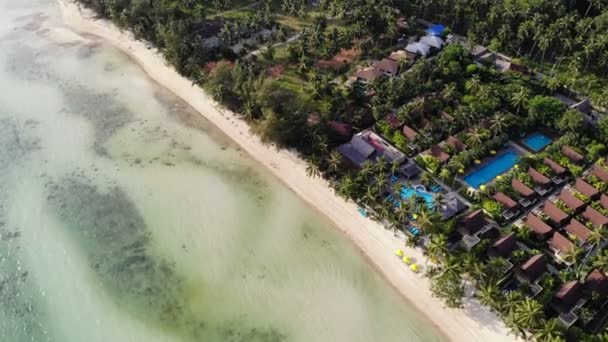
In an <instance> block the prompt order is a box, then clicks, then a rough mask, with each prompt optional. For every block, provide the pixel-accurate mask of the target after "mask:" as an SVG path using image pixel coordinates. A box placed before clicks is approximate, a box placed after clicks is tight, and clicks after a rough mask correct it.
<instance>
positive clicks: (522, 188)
mask: <svg viewBox="0 0 608 342" xmlns="http://www.w3.org/2000/svg"><path fill="white" fill-rule="evenodd" d="M511 186H512V187H513V190H515V191H516V192H517V193H518V194H519V195H520V196H521V199H520V201H519V203H520V204H521V205H522V206H524V207H529V206H530V205H531V204H532V203H534V190H532V189H530V188H529V187H528V186H527V185H526V184H524V183H523V182H522V181H520V180H519V179H517V178H515V177H513V179H512V180H511Z"/></svg>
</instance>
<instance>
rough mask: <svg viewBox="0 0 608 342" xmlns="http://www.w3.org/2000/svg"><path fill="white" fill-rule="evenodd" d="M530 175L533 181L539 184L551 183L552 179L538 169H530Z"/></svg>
mask: <svg viewBox="0 0 608 342" xmlns="http://www.w3.org/2000/svg"><path fill="white" fill-rule="evenodd" d="M528 175H530V177H531V178H532V181H533V182H534V183H536V184H538V185H541V186H547V185H549V184H551V180H550V179H549V178H547V177H546V176H545V175H543V174H542V173H540V172H538V171H536V169H534V168H529V169H528Z"/></svg>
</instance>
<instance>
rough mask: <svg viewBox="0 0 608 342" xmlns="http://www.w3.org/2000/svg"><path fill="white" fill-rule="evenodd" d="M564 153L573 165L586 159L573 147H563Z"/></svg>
mask: <svg viewBox="0 0 608 342" xmlns="http://www.w3.org/2000/svg"><path fill="white" fill-rule="evenodd" d="M562 153H563V154H564V155H565V156H566V157H568V159H570V161H572V162H573V163H580V162H581V161H583V159H584V157H583V156H582V155H581V154H580V153H578V152H576V151H575V150H574V149H573V148H572V147H570V146H567V145H564V146H562Z"/></svg>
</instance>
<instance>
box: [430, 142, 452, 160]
mask: <svg viewBox="0 0 608 342" xmlns="http://www.w3.org/2000/svg"><path fill="white" fill-rule="evenodd" d="M424 153H425V154H428V155H431V156H433V157H435V158H437V160H439V162H441V163H444V162H445V161H447V160H448V159H450V155H449V154H447V153H445V152H444V151H443V150H442V149H441V147H439V145H433V146H431V148H429V149H428V150H426V151H425V152H424Z"/></svg>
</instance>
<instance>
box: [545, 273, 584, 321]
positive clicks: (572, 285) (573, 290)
mask: <svg viewBox="0 0 608 342" xmlns="http://www.w3.org/2000/svg"><path fill="white" fill-rule="evenodd" d="M582 295H583V284H581V283H580V282H579V281H578V280H572V281H569V282H567V283H564V284H562V285H561V286H560V287H559V289H558V290H557V292H556V293H555V296H553V301H552V302H551V307H552V308H553V309H555V311H557V312H558V313H567V312H570V311H571V310H572V308H573V307H574V305H575V304H576V303H577V302H578V300H579V299H581V297H582Z"/></svg>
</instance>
